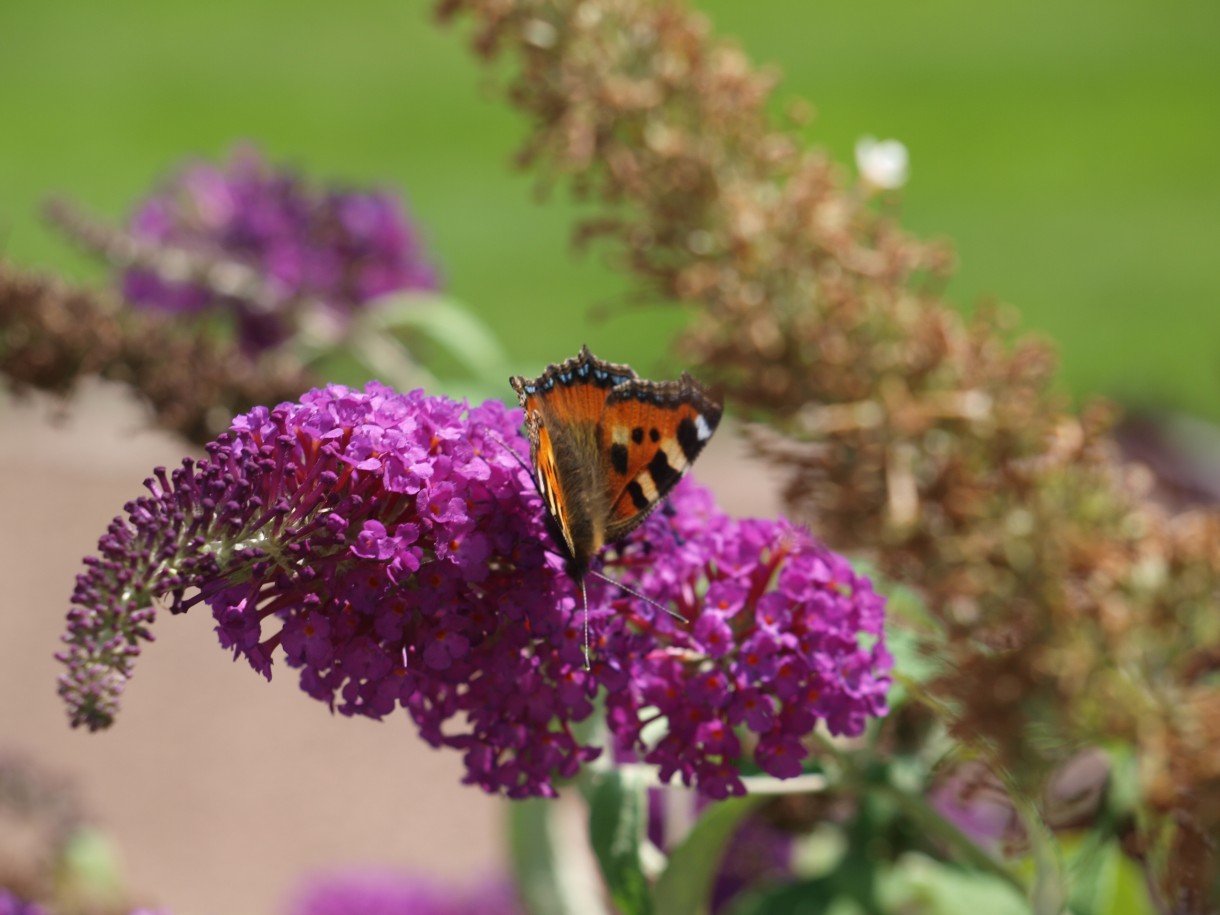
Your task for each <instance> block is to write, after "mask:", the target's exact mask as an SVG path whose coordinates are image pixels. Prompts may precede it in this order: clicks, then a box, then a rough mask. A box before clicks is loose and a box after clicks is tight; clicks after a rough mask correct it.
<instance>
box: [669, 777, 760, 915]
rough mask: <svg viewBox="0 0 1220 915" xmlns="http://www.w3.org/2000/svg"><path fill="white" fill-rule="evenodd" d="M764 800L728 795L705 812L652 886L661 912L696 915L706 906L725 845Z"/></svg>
mask: <svg viewBox="0 0 1220 915" xmlns="http://www.w3.org/2000/svg"><path fill="white" fill-rule="evenodd" d="M762 801H763V798H762V797H761V796H758V795H747V796H745V797H735V798H729V799H728V800H723V801H718V802H716V803H715V804H713V805H712V806H711V807H708V808H707V809H706V810H705V811H704V812H703V815H702V816H701V817H699V821H698V822H697V823H695V826H694V828H693V829H692V830H691V831H690V833H689V834H688V835H687V836H686V838H685V839H683V840H682V842H681V844H679V845H678V847H677V848H675V849H674V850H673V853H672V854H671V855H670V856H669V864H668V866H666V868H665V871H664V872H663V873H662V874H661V876H660V879H658V880H657V884H656V886H655V887H654V888H653V893H652V897H653V900H654V902H655V903H656V910H657V911H658V912H663V913H664V915H697V913H699V912H702V911H704V910H705V909H706V907H707V900H708V896H709V895H710V893H711V889H712V880H713V879H714V878H715V876H716V871H717V869H718V868H719V867H720V859H721V858H722V857H723V855H724V848H725V846H726V845H727V844H728V841H729V839H730V838H732V836H733V833H734V832H736V830H737V827H738V826H739V825H741V821H742V819H744V818H745V816H746V815H747V814H749V813H750V812H751V811H752V810H754V809H755V808H756V807H757V806H758V805H759V804H760V803H761V802H762Z"/></svg>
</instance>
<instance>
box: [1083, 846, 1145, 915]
mask: <svg viewBox="0 0 1220 915" xmlns="http://www.w3.org/2000/svg"><path fill="white" fill-rule="evenodd" d="M1063 845H1064V848H1065V849H1066V850H1068V851H1069V858H1068V873H1069V875H1070V878H1071V879H1070V880H1069V885H1070V887H1071V895H1070V897H1069V908H1070V910H1071V912H1072V913H1073V915H1152V913H1153V912H1155V911H1156V909H1155V908H1154V907H1153V904H1152V900H1151V899H1150V898H1149V896H1148V886H1147V882H1146V881H1145V880H1144V877H1143V872H1142V871H1141V870H1140V867H1139V865H1138V864H1136V863H1135V862H1134V861H1132V860H1131V859H1130V858H1128V857H1127V856H1126V855H1125V854H1123V850H1122V847H1121V846H1120V845H1119V843H1118V841H1117V840H1116V839H1113V838H1110V837H1109V836H1106V835H1101V834H1099V833H1098V832H1097V831H1092V832H1089V833H1086V834H1085V835H1084V836H1082V837H1080V838H1079V839H1075V840H1073V839H1069V840H1067V841H1065V842H1064V843H1063ZM1073 849H1074V851H1073Z"/></svg>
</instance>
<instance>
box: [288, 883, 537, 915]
mask: <svg viewBox="0 0 1220 915" xmlns="http://www.w3.org/2000/svg"><path fill="white" fill-rule="evenodd" d="M521 911H522V909H521V905H520V903H519V902H518V901H517V896H516V894H515V892H514V891H513V888H512V886H511V884H509V883H508V882H506V881H505V882H484V883H475V884H474V885H473V886H471V885H470V883H469V881H466V882H463V884H462V885H461V886H460V887H459V886H442V885H440V884H438V883H435V882H430V881H426V880H421V879H420V878H418V877H412V876H409V875H406V874H393V873H368V874H359V873H352V874H342V875H336V876H330V877H321V878H318V879H316V880H314V881H313V882H312V883H310V884H309V885H308V886H306V887H305V888H304V889H303V890H302V891H301V892H300V893H298V894H297V896H296V898H295V899H294V900H293V902H292V903H291V905H290V906H289V907H288V915H517V913H520V912H521Z"/></svg>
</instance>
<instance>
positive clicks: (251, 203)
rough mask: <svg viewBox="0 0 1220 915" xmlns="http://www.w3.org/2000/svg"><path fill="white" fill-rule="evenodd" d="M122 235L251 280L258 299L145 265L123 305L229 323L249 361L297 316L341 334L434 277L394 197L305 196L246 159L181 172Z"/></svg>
mask: <svg viewBox="0 0 1220 915" xmlns="http://www.w3.org/2000/svg"><path fill="white" fill-rule="evenodd" d="M128 231H129V232H130V233H131V235H132V237H133V238H134V239H135V240H136V241H137V242H145V243H151V244H154V245H157V246H164V247H166V248H167V249H177V250H181V251H185V252H198V253H200V254H202V255H204V256H205V257H206V256H213V257H218V258H222V259H225V260H227V261H229V262H235V263H237V264H243V265H246V266H247V267H251V268H253V269H254V270H255V271H256V273H255V276H257V277H260V278H261V280H262V286H260V288H259V289H258V290H257V291H256V290H254V289H253V288H251V289H243V288H226V287H225V284H224V283H220V282H217V281H216V280H217V277H216V276H212V275H211V274H209V273H208V272H206V271H205V272H204V275H201V276H198V277H193V278H191V279H190V280H183V279H181V278H178V277H171V276H167V275H165V274H164V272H160V273H159V272H157V271H156V270H152V269H149V268H148V266H147V265H137V266H133V267H132V268H131V269H129V270H127V272H126V274H125V275H124V279H123V291H124V294H125V295H126V297H127V299H128V300H129V301H131V302H132V303H134V304H136V305H138V306H143V307H147V308H152V309H156V310H161V311H172V312H179V313H182V312H186V313H199V312H204V311H220V312H225V313H231V314H232V315H233V316H234V318H235V319H236V321H237V325H238V331H239V335H240V339H241V341H242V343H243V345H244V346H245V347H246V349H247V350H249V351H252V352H258V351H261V350H264V349H267V348H269V347H273V346H275V345H277V344H279V343H281V342H283V341H284V340H286V339H287V338H288V337H289V336H291V334H292V333H293V332H294V330H295V329H296V328H295V323H296V321H297V319H298V316H297V315H296V314H295V313H294V311H295V310H299V309H300V308H301V307H304V306H305V305H306V304H307V303H308V304H309V305H310V306H316V307H318V308H320V309H322V310H324V312H325V317H326V318H327V319H328V320H329V321H330V322H331V323H333V324H335V325H337V326H338V327H344V326H346V325H347V323H348V322H349V321H350V319H351V317H352V316H353V314H354V313H355V312H356V311H357V310H358V309H359V308H361V307H362V306H363V305H365V304H366V303H368V302H369V301H371V300H373V299H375V298H377V297H378V296H381V295H385V294H386V293H390V292H397V291H402V290H431V289H435V288H436V287H437V274H436V270H435V268H434V267H433V266H432V265H431V264H430V263H429V262H428V260H427V258H426V256H425V254H424V251H423V246H422V243H421V241H420V239H419V237H418V234H417V232H416V230H415V229H414V228H413V227H412V225H411V223H410V222H409V221H408V220H407V218H406V216H405V214H404V212H403V207H402V204H401V203H400V201H399V200H398V199H397V197H395V196H394V195H393V194H391V193H388V192H386V191H376V190H354V189H352V190H349V189H340V188H333V187H331V188H316V187H312V186H310V185H308V184H307V183H306V182H305V181H304V180H303V179H302V178H301V177H300V176H298V175H297V174H295V173H293V172H291V171H288V170H285V169H282V168H276V167H272V166H270V165H268V164H267V163H266V162H264V161H263V159H262V157H261V156H259V154H258V153H257V152H256V151H255V150H254V149H252V148H250V147H243V148H240V149H238V150H237V151H235V152H234V154H233V155H232V157H231V158H230V160H229V162H228V163H227V164H226V165H225V166H223V167H220V166H216V165H212V164H210V163H206V162H193V163H190V164H187V165H186V166H184V167H183V168H182V169H181V170H180V171H179V172H177V173H176V174H175V175H173V176H172V177H170V178H169V179H168V180H167V181H165V182H164V184H163V185H162V186H161V187H160V188H159V189H158V190H157V191H156V192H155V193H153V194H152V195H151V196H149V197H148V198H147V199H146V200H144V201H143V202H142V203H141V204H140V205H139V206H138V207H137V208H136V210H135V212H134V214H133V215H132V217H131V220H130V223H129V226H128ZM232 272H233V271H230V273H232ZM264 286H265V288H263V287H264Z"/></svg>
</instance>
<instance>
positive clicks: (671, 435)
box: [509, 346, 721, 578]
mask: <svg viewBox="0 0 1220 915" xmlns="http://www.w3.org/2000/svg"><path fill="white" fill-rule="evenodd" d="M509 381H510V383H511V384H512V386H513V389H514V390H515V391H516V392H517V396H518V398H519V399H520V401H521V406H522V407H524V408H525V425H526V431H527V433H528V434H529V438H530V458H531V459H532V461H533V464H534V473H535V480H536V482H537V485H538V491H539V492H540V493H541V494H542V498H543V500H544V501H545V503H546V508H547V517H548V522H549V523H550V525H551V527H552V528H553V530H552V534H553V536H554V537H555V540H556V541H557V542H559V543H560V544H561V545H562V546H564V547H566V549H567V552H568V557H569V560H570V562H569V566H568V568H569V571H570V572H571V573H572V575H573V576H574V577H577V578H579V577H580V576H582V575H583V574H584V573H585V571H586V570H587V568H588V564H589V560H590V559H591V558H592V557H593V556H594V555H595V554H596V553H597V551H598V550H600V549H601V548H602V546H603V545H604V544H606V543H607V542H609V541H612V540H617V539H619V538H620V537H622V536H624V535H626V534H627V533H629V532H630V531H631V530H633V529H634V528H635V527H636V526H638V525H639V524H640V522H642V521H643V520H644V519H645V518H646V517H647V516H648V513H649V512H650V511H652V510H653V509H654V508H655V507H656V506H657V505H658V504H659V503H660V501H661V500H662V499H664V498H665V496H666V494H667V493H668V492H669V491H670V490H671V489H673V487H674V485H675V484H677V482H678V480H680V479H681V478H682V475H683V474H684V473H685V472H686V471H687V470H688V469H689V467H690V465H691V464H692V463H693V462H694V460H695V458H696V457H697V456H698V454H699V452H700V451H702V450H703V446H704V445H705V444H706V443H707V441H708V439H710V438H711V436H712V433H713V432H714V431H715V430H716V425H717V423H719V422H720V415H721V406H720V404H719V403H717V402H715V401H714V400H713V399H712V398H711V396H710V395H709V394H708V392H707V391H706V389H704V388H703V386H702V385H700V384H699V383H698V382H697V381H695V380H694V379H693V378H691V377H690V376H689V375H686V374H683V375H682V378H681V379H680V380H678V381H663V382H652V381H643V380H641V379H639V378H638V377H637V376H636V374H635V372H634V371H633V370H632V369H631V367H630V366H627V365H618V364H615V363H611V362H603V361H602V360H600V359H598V358H596V357H595V356H594V355H593V354H592V353H590V352H589V348H588V347H587V346H586V347H583V348H582V349H581V351H580V353H579V354H578V355H576V356H574V357H572V358H571V359H568V360H567V361H565V362H563V363H561V364H559V365H549V366H547V369H546V371H545V372H543V373H542V375H540V376H539V377H538V378H536V379H534V380H532V381H530V380H528V379H526V378H523V377H521V376H515V377H513V378H511V379H509Z"/></svg>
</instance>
